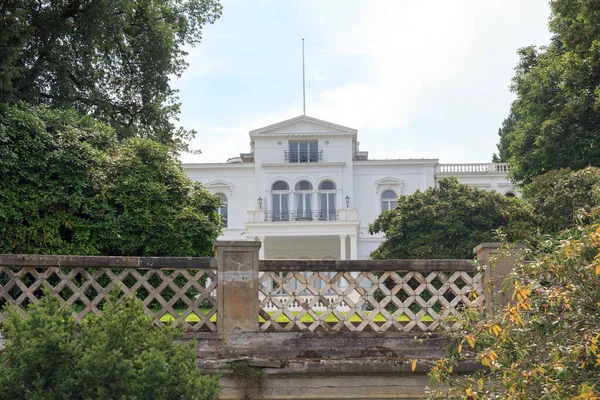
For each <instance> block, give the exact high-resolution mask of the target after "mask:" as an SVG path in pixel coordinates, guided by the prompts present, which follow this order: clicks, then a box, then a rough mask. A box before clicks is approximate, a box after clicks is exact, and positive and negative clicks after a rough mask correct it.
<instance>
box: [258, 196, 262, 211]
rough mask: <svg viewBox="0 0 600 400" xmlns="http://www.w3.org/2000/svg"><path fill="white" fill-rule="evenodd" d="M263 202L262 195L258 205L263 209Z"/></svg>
mask: <svg viewBox="0 0 600 400" xmlns="http://www.w3.org/2000/svg"><path fill="white" fill-rule="evenodd" d="M262 202H263V199H262V197H259V198H258V207H259V208H260V209H261V210H262Z"/></svg>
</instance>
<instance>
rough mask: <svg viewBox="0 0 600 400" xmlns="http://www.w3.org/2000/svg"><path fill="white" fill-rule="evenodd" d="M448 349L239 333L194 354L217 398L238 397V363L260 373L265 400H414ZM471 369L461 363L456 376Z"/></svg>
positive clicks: (376, 336)
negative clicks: (214, 383) (213, 382)
mask: <svg viewBox="0 0 600 400" xmlns="http://www.w3.org/2000/svg"><path fill="white" fill-rule="evenodd" d="M448 344H449V340H448V338H447V337H444V336H443V335H440V334H423V333H419V334H407V333H401V332H343V333H335V334H332V333H298V332H294V333H255V332H254V333H253V332H246V333H238V334H236V335H231V336H229V337H228V338H227V340H223V339H220V338H218V337H216V336H213V337H212V338H208V337H206V336H205V339H203V340H199V341H197V342H196V348H197V354H198V360H199V361H198V366H199V367H200V369H201V370H202V372H204V373H209V374H215V373H218V374H221V381H220V383H221V385H222V386H223V388H224V389H223V392H222V394H221V397H220V398H221V399H237V398H239V397H238V396H239V394H238V389H237V384H236V380H235V379H233V377H232V375H231V374H232V371H231V369H230V363H231V362H233V361H239V360H247V361H248V362H249V364H250V365H251V366H254V367H257V368H260V369H261V370H262V373H263V377H264V389H265V390H264V399H290V400H291V399H417V398H421V397H422V396H423V395H424V393H425V387H426V386H428V385H430V381H429V378H428V377H427V373H428V372H429V370H430V368H431V366H433V364H434V363H435V361H436V360H438V359H439V358H440V357H442V356H443V355H444V353H445V349H446V346H447V345H448ZM413 360H416V367H415V369H414V371H413V369H412V362H413ZM474 368H475V365H474V364H472V363H462V364H460V365H459V366H458V367H457V368H456V369H455V371H456V372H457V373H461V372H469V371H473V370H474Z"/></svg>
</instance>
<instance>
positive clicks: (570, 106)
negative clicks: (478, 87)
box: [496, 0, 600, 184]
mask: <svg viewBox="0 0 600 400" xmlns="http://www.w3.org/2000/svg"><path fill="white" fill-rule="evenodd" d="M550 5H551V9H552V14H551V17H550V31H551V32H552V34H553V37H552V41H551V43H550V45H549V46H548V47H542V48H539V49H538V48H535V47H526V48H524V49H521V50H520V51H519V55H520V58H521V59H520V62H519V64H518V65H517V68H516V73H515V76H514V78H513V82H512V85H511V90H512V91H513V92H514V93H515V94H516V100H515V101H514V102H513V104H512V106H511V110H510V116H509V117H508V118H507V119H506V120H505V122H504V123H503V126H502V128H501V130H500V144H499V145H498V149H499V151H500V157H499V158H496V159H497V160H498V159H501V160H503V161H508V162H509V163H510V164H511V167H512V168H511V176H512V178H513V179H514V180H515V181H517V182H520V183H523V184H528V183H530V182H531V181H532V179H533V177H535V176H536V175H541V174H543V173H545V172H548V171H551V170H555V169H560V168H572V169H581V168H584V167H586V166H588V165H592V166H600V112H598V107H599V106H600V52H599V51H598V46H599V43H600V26H599V25H598V20H600V3H598V2H597V1H591V0H576V1H574V0H552V1H551V2H550Z"/></svg>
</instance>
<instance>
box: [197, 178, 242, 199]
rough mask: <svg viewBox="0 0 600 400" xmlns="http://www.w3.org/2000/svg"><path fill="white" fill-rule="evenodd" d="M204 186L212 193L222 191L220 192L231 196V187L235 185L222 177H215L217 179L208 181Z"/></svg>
mask: <svg viewBox="0 0 600 400" xmlns="http://www.w3.org/2000/svg"><path fill="white" fill-rule="evenodd" d="M204 186H206V188H207V189H208V190H209V191H210V192H212V193H217V192H222V193H225V194H227V195H229V196H231V195H232V192H233V187H234V186H235V185H234V184H233V183H231V182H227V181H224V180H222V179H217V180H214V181H211V182H208V183H207V184H205V185H204Z"/></svg>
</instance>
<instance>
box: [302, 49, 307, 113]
mask: <svg viewBox="0 0 600 400" xmlns="http://www.w3.org/2000/svg"><path fill="white" fill-rule="evenodd" d="M302 113H303V115H306V81H305V78H304V39H302Z"/></svg>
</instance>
